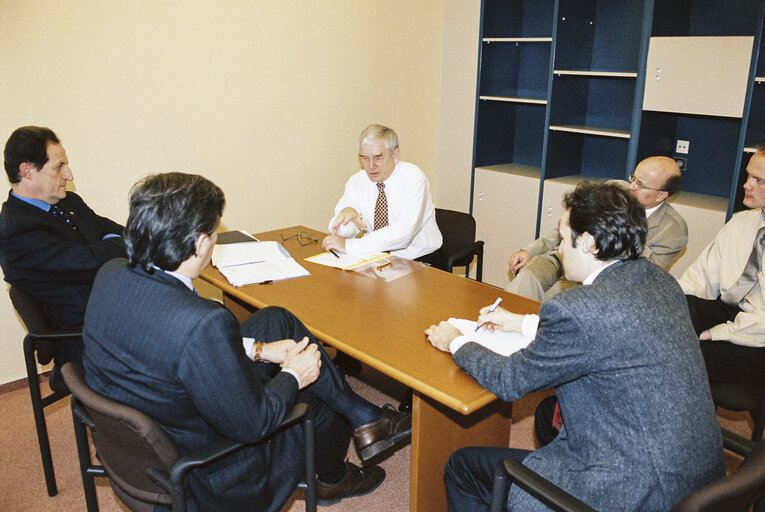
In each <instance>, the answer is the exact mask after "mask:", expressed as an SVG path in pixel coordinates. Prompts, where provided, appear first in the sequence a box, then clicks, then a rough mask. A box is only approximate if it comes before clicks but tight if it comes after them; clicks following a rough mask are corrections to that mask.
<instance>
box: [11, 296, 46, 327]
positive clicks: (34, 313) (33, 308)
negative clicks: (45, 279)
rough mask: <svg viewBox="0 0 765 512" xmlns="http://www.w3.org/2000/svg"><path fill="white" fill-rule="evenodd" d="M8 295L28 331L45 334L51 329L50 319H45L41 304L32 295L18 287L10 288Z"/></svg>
mask: <svg viewBox="0 0 765 512" xmlns="http://www.w3.org/2000/svg"><path fill="white" fill-rule="evenodd" d="M8 295H10V296H11V303H12V304H13V307H14V308H15V309H16V312H17V313H18V314H19V316H20V317H21V321H22V322H24V326H25V327H26V328H27V331H29V332H44V331H47V330H49V329H50V326H49V324H48V319H47V318H46V317H45V313H43V310H42V307H40V303H39V302H37V300H35V299H34V298H32V296H31V295H29V294H28V293H27V292H25V291H24V290H22V289H21V288H18V287H16V286H11V287H10V289H9V290H8Z"/></svg>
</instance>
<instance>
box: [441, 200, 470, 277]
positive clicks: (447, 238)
mask: <svg viewBox="0 0 765 512" xmlns="http://www.w3.org/2000/svg"><path fill="white" fill-rule="evenodd" d="M436 224H438V229H439V231H441V235H442V236H443V238H444V243H443V245H442V246H441V249H440V251H441V252H443V253H444V255H446V256H448V255H450V254H457V253H460V252H463V251H465V250H467V249H469V248H471V247H472V246H473V244H474V243H475V219H474V218H473V216H472V215H470V214H469V213H463V212H458V211H454V210H443V209H441V208H436ZM470 257H471V259H472V255H471V256H470ZM454 266H461V265H456V264H455V265H454Z"/></svg>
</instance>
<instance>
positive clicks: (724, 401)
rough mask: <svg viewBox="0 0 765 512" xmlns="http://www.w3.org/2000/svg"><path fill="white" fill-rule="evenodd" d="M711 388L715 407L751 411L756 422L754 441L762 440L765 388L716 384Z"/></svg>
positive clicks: (737, 384)
mask: <svg viewBox="0 0 765 512" xmlns="http://www.w3.org/2000/svg"><path fill="white" fill-rule="evenodd" d="M710 388H711V390H712V399H713V400H714V403H715V405H717V406H719V407H722V408H723V409H728V410H731V411H749V414H751V416H752V419H753V420H754V428H753V429H752V441H759V440H761V439H762V433H763V429H765V386H764V385H762V384H744V383H735V382H726V383H719V382H714V383H711V384H710Z"/></svg>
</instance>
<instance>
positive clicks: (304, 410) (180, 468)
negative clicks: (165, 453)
mask: <svg viewBox="0 0 765 512" xmlns="http://www.w3.org/2000/svg"><path fill="white" fill-rule="evenodd" d="M308 412H309V407H308V404H304V403H299V404H296V405H295V406H294V407H293V408H292V409H291V410H290V411H289V412H288V413H287V415H286V416H285V417H284V419H283V420H282V422H281V423H280V424H279V426H278V427H276V429H275V430H274V432H272V433H271V434H269V435H268V436H265V437H264V438H262V439H260V440H258V441H256V442H254V443H239V442H236V441H232V440H230V439H221V440H220V441H218V442H216V443H212V444H210V445H208V446H205V447H204V448H202V449H200V450H199V451H197V452H194V453H192V454H189V455H187V456H185V457H182V458H180V459H179V460H178V461H177V462H176V463H175V464H173V467H172V469H171V470H170V473H169V474H168V473H167V472H166V471H162V470H158V469H156V468H148V469H147V470H146V472H147V474H148V475H149V476H150V477H151V478H152V479H154V480H155V481H156V482H157V484H158V485H159V486H160V487H162V488H163V489H165V490H166V491H167V492H172V490H173V484H176V485H179V486H182V484H183V480H184V479H185V478H186V475H187V474H188V473H189V471H191V470H192V469H194V468H197V467H199V466H204V465H207V464H209V463H211V462H214V461H216V460H218V459H220V458H222V457H225V456H226V455H229V454H231V453H233V452H235V451H237V450H238V449H240V448H242V447H244V446H252V445H257V444H260V443H262V442H263V441H265V440H266V439H269V438H270V437H271V436H273V435H274V434H275V433H277V432H279V431H280V430H283V429H285V428H287V427H290V426H292V425H294V424H295V423H297V422H299V421H301V420H302V419H303V418H304V417H305V416H306V415H307V414H308Z"/></svg>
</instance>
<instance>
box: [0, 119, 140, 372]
mask: <svg viewBox="0 0 765 512" xmlns="http://www.w3.org/2000/svg"><path fill="white" fill-rule="evenodd" d="M4 157H5V172H6V173H7V174H8V180H9V181H10V183H11V191H10V193H9V194H8V200H7V201H6V202H5V203H3V208H2V211H0V266H2V269H3V273H4V275H5V280H6V281H7V282H8V283H10V284H11V285H13V286H16V287H18V288H20V289H21V290H23V291H25V292H27V293H28V294H29V295H31V296H32V297H33V298H35V299H36V300H37V301H38V302H39V303H40V304H41V306H42V308H43V312H44V313H45V317H46V319H47V320H48V323H49V324H50V328H52V329H79V328H80V327H82V321H83V318H84V317H85V307H86V305H87V303H88V296H89V295H90V287H91V286H92V284H93V279H95V276H96V272H97V271H98V269H99V268H100V267H101V265H102V264H103V263H104V262H106V261H108V260H110V259H112V258H115V257H118V256H123V257H124V255H125V245H124V243H123V240H122V226H120V225H119V224H117V223H116V222H113V221H111V220H109V219H107V218H106V217H101V216H99V215H96V213H95V212H94V211H93V210H91V209H90V208H89V207H88V205H87V204H85V202H84V201H83V200H82V199H81V198H80V196H78V195H77V194H75V193H74V192H67V190H66V186H67V182H68V181H72V180H73V179H74V177H73V176H72V171H71V169H70V168H69V160H68V159H67V156H66V151H65V150H64V147H63V146H62V145H61V141H60V140H59V139H58V137H57V136H56V134H55V133H53V131H52V130H50V129H48V128H42V127H38V126H23V127H21V128H18V129H16V130H15V131H14V132H13V133H12V134H11V136H10V138H9V139H8V142H7V143H6V144H5V153H4ZM81 355H82V344H81V343H79V342H67V343H62V344H61V346H60V347H59V349H58V350H57V351H56V353H55V354H54V357H55V360H56V363H57V364H61V363H63V362H64V361H70V360H74V361H77V362H79V361H81Z"/></svg>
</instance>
